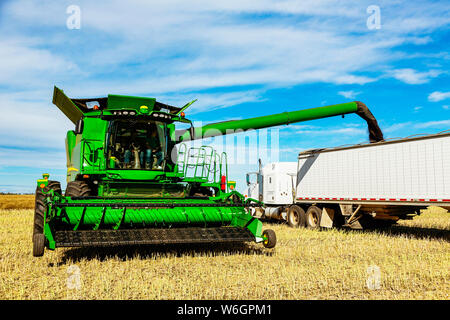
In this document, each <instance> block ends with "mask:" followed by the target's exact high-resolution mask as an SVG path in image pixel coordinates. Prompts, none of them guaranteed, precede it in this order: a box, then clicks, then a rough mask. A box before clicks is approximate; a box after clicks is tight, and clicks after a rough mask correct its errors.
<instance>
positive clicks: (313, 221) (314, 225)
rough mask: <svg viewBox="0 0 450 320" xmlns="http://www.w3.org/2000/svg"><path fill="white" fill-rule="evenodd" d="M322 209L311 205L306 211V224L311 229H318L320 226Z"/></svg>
mask: <svg viewBox="0 0 450 320" xmlns="http://www.w3.org/2000/svg"><path fill="white" fill-rule="evenodd" d="M321 217H322V210H320V208H319V207H316V206H311V207H309V208H308V210H307V211H306V226H307V227H308V228H310V229H318V228H319V227H320V218H321Z"/></svg>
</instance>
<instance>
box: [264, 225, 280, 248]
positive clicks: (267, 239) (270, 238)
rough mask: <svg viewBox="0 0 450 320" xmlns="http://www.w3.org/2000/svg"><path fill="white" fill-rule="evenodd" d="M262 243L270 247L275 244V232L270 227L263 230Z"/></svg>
mask: <svg viewBox="0 0 450 320" xmlns="http://www.w3.org/2000/svg"><path fill="white" fill-rule="evenodd" d="M262 236H263V239H264V240H263V245H264V247H266V248H268V249H271V248H273V247H275V245H276V244H277V235H276V234H275V231H273V230H271V229H267V230H264V231H263V234H262Z"/></svg>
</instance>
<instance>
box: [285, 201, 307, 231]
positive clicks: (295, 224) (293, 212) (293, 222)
mask: <svg viewBox="0 0 450 320" xmlns="http://www.w3.org/2000/svg"><path fill="white" fill-rule="evenodd" d="M287 222H288V225H289V226H290V227H292V228H299V227H304V226H305V225H306V213H305V210H303V209H302V208H300V207H299V206H296V205H293V206H290V207H289V210H288V213H287Z"/></svg>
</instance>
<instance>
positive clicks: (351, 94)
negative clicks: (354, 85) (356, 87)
mask: <svg viewBox="0 0 450 320" xmlns="http://www.w3.org/2000/svg"><path fill="white" fill-rule="evenodd" d="M338 94H339V95H341V96H343V97H345V98H347V99H355V98H356V96H357V95H359V94H361V92H359V91H358V92H357V91H353V90H350V91H339V92H338Z"/></svg>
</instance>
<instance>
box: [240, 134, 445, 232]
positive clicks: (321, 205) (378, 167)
mask: <svg viewBox="0 0 450 320" xmlns="http://www.w3.org/2000/svg"><path fill="white" fill-rule="evenodd" d="M449 154H450V132H449V131H446V132H441V133H438V134H431V135H417V136H411V137H408V138H403V139H393V140H383V141H379V142H372V143H365V144H356V145H350V146H343V147H335V148H323V149H314V150H306V151H302V152H300V153H299V155H298V161H297V162H277V163H269V164H267V165H266V166H264V167H262V165H261V162H260V163H259V169H258V171H257V172H250V173H247V177H246V180H247V185H248V188H247V192H246V194H245V196H247V197H249V198H254V199H258V200H259V201H261V202H262V203H264V205H263V206H260V207H257V208H252V209H251V212H252V214H253V215H257V216H262V217H263V218H268V219H279V220H286V221H287V223H288V224H289V225H290V226H292V227H309V228H320V227H326V228H332V227H342V226H345V227H350V228H352V229H364V228H373V227H384V226H390V225H392V224H394V223H396V222H397V221H398V220H400V219H411V218H413V217H414V216H415V215H418V214H420V210H421V209H424V208H426V207H428V206H440V207H443V208H444V209H447V210H449V209H450V183H449V181H450V161H449V158H448V155H449Z"/></svg>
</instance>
